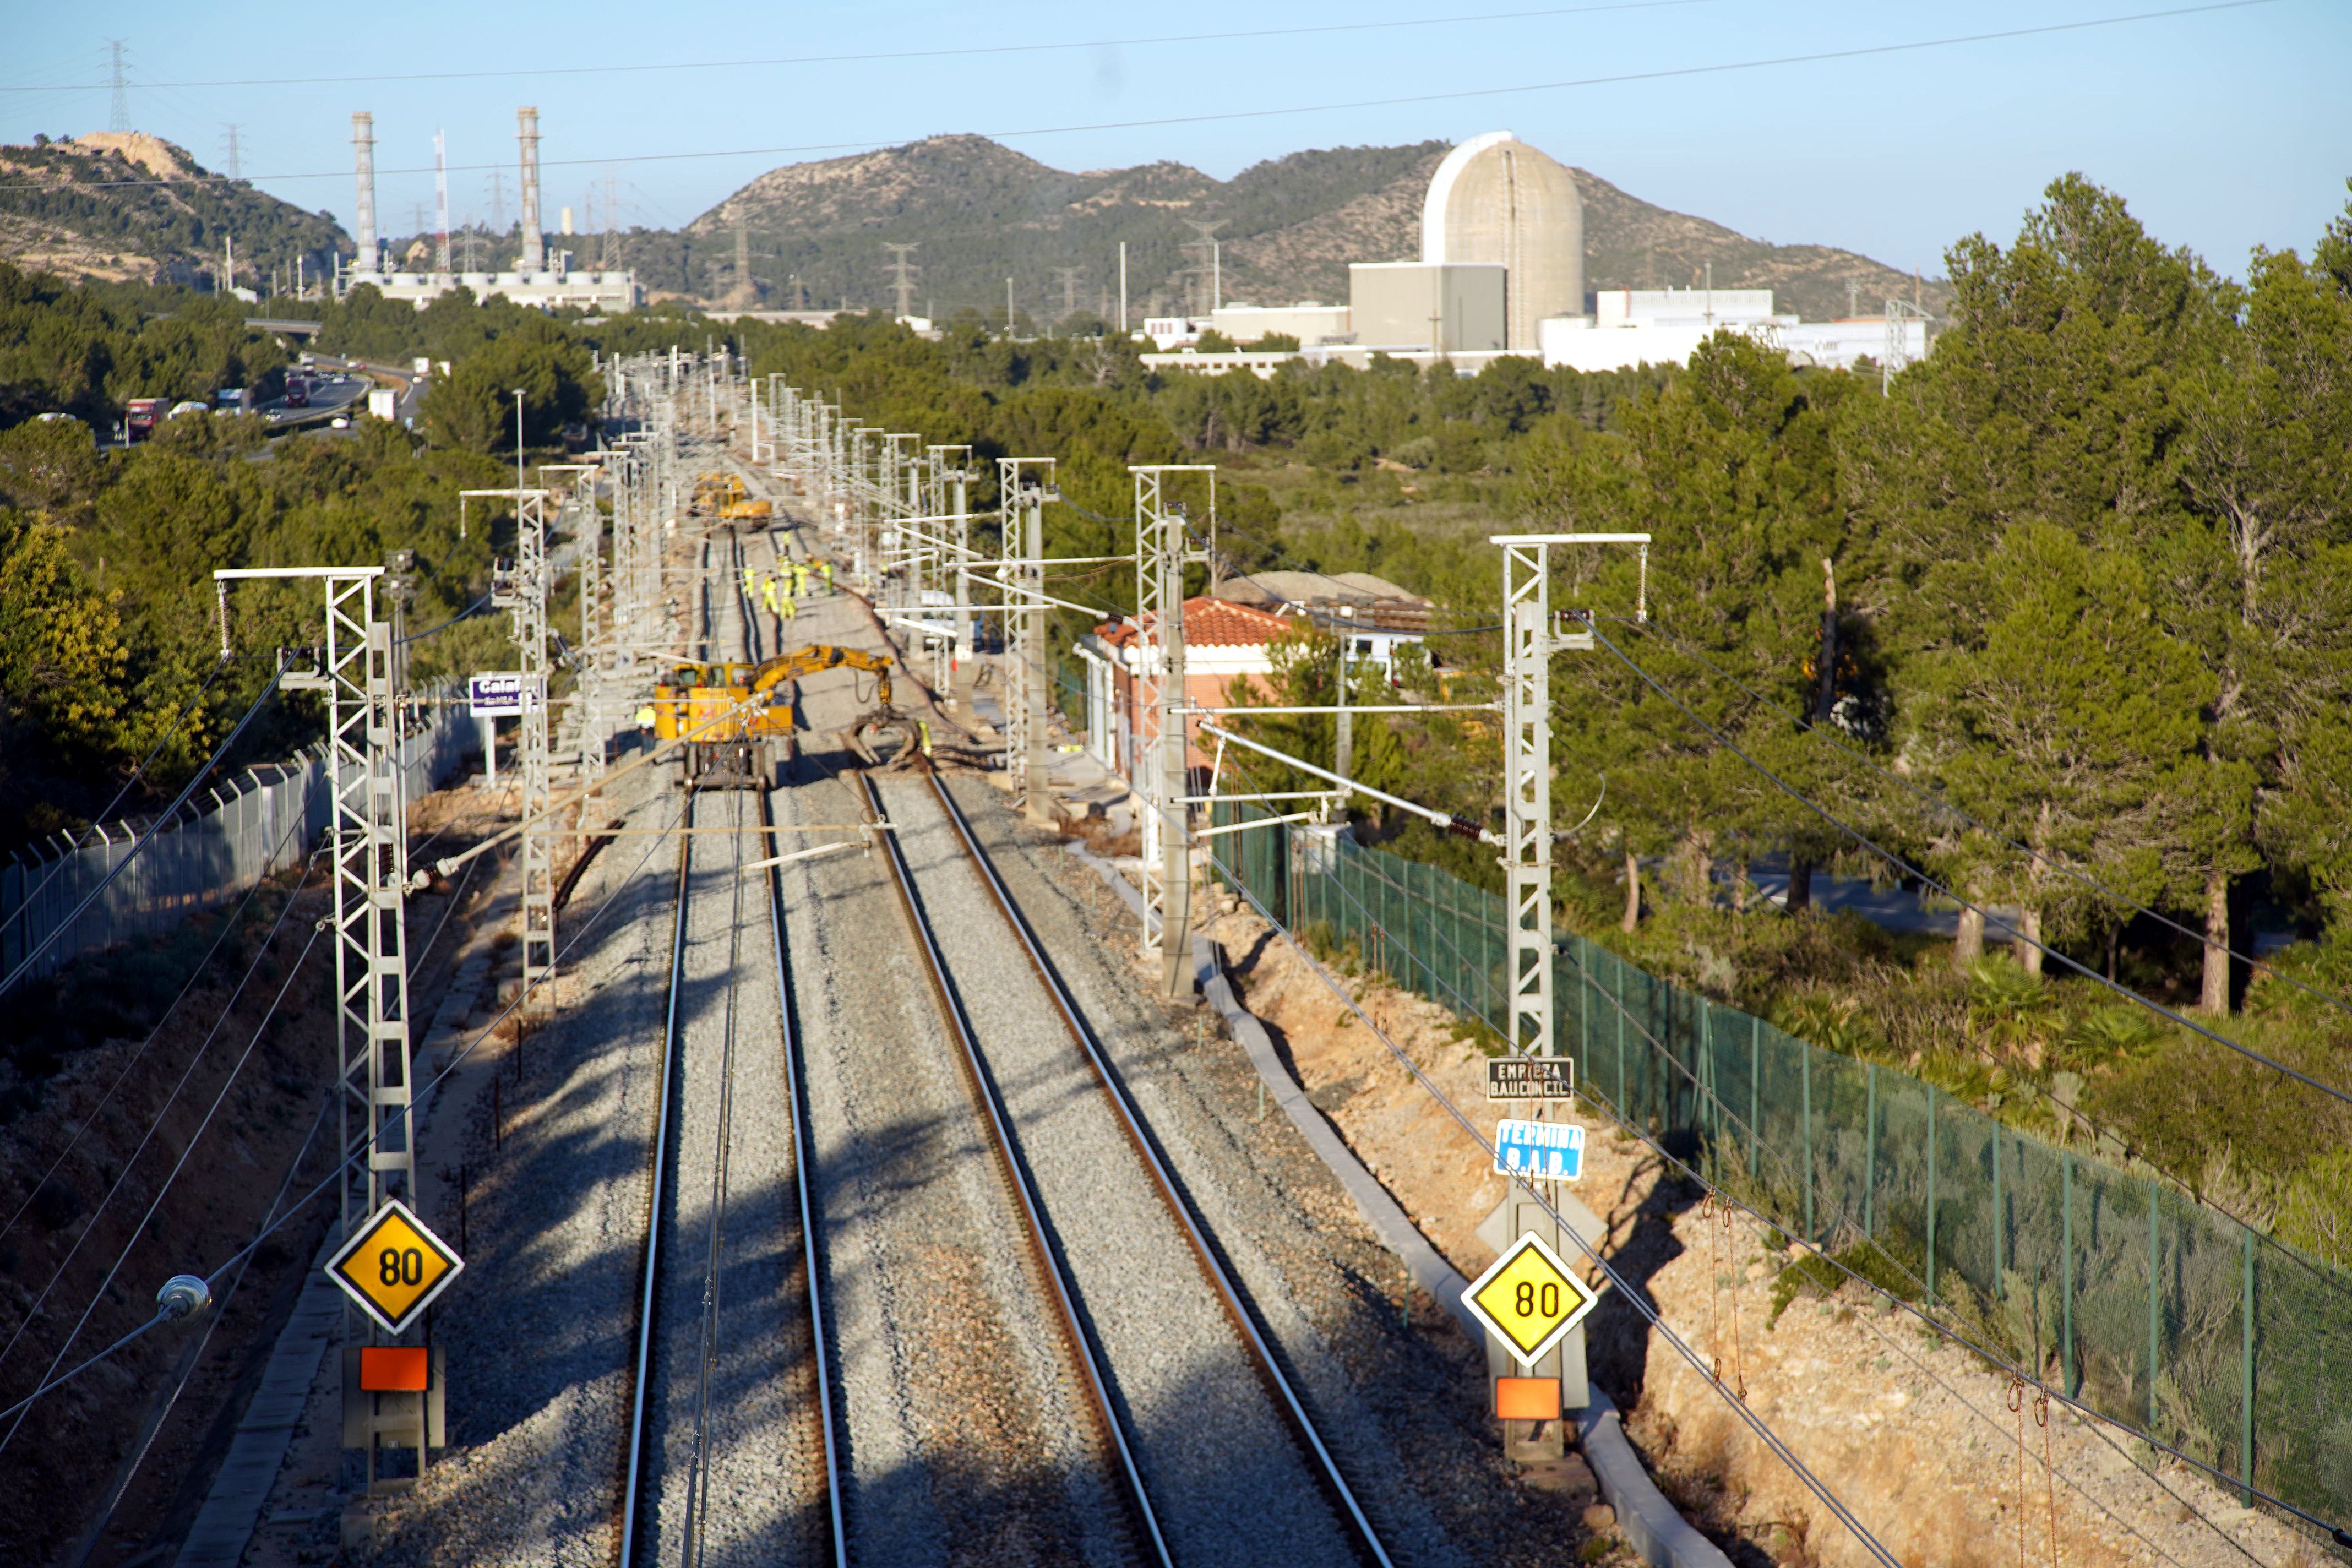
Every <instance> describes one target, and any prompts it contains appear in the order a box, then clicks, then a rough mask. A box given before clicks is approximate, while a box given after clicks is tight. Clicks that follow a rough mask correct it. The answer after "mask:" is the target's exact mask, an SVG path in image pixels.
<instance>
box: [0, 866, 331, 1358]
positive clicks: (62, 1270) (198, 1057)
mask: <svg viewBox="0 0 2352 1568" xmlns="http://www.w3.org/2000/svg"><path fill="white" fill-rule="evenodd" d="M324 853H325V851H324V850H320V851H318V852H316V853H314V854H312V856H311V857H310V864H312V865H316V864H317V863H318V859H319V856H320V855H321V854H324ZM293 910H294V900H293V899H292V898H290V897H289V898H288V899H287V900H286V902H285V903H283V904H281V905H280V906H278V918H277V919H276V920H274V921H271V922H270V925H269V931H268V933H267V934H266V935H264V936H263V937H262V939H261V943H260V945H259V946H258V947H257V948H256V949H255V951H254V956H253V962H252V963H250V964H248V965H247V966H246V971H245V973H244V974H243V975H242V976H240V977H239V978H238V980H237V983H236V990H234V991H232V992H230V993H229V996H228V1000H227V1001H226V1002H224V1003H222V1004H221V1010H220V1012H219V1014H218V1015H217V1016H215V1018H214V1019H213V1026H212V1027H211V1028H210V1029H207V1030H206V1031H205V1037H204V1039H203V1041H202V1042H201V1043H199V1044H198V1045H197V1047H196V1048H195V1049H194V1051H193V1052H191V1053H190V1054H189V1057H188V1064H187V1066H186V1067H184V1068H181V1069H180V1079H179V1081H178V1082H177V1083H175V1084H173V1086H172V1092H171V1093H170V1094H169V1095H167V1096H165V1097H164V1100H163V1105H162V1106H160V1107H159V1108H158V1109H157V1110H156V1112H155V1118H154V1120H153V1121H151V1122H149V1123H148V1126H147V1131H145V1132H144V1133H143V1134H142V1135H141V1137H140V1139H139V1146H138V1147H137V1148H135V1149H133V1150H131V1153H130V1155H129V1156H128V1157H127V1158H126V1159H124V1161H123V1162H122V1170H121V1173H120V1174H118V1175H117V1176H116V1177H115V1178H114V1181H113V1182H112V1184H110V1185H109V1186H108V1187H107V1189H106V1195H105V1196H104V1197H101V1198H100V1199H99V1200H98V1206H97V1208H95V1209H94V1210H92V1211H91V1214H90V1220H89V1224H88V1225H86V1226H83V1227H82V1231H81V1234H80V1235H79V1236H78V1237H74V1242H73V1245H72V1246H71V1247H68V1248H67V1249H66V1255H65V1257H64V1258H61V1259H59V1260H58V1267H57V1271H56V1272H55V1273H53V1274H51V1275H50V1276H49V1282H48V1283H47V1284H46V1285H44V1286H42V1287H41V1293H40V1294H39V1295H37V1296H36V1297H34V1298H33V1302H32V1305H30V1306H29V1307H26V1309H25V1316H24V1320H23V1321H21V1322H19V1323H18V1324H17V1325H16V1331H15V1332H14V1333H12V1334H10V1335H9V1336H8V1342H7V1344H5V1346H0V1366H5V1365H6V1364H7V1363H8V1358H9V1356H11V1355H13V1354H14V1353H16V1342H17V1341H19V1340H21V1339H23V1338H24V1337H25V1331H26V1330H27V1329H29V1328H31V1327H32V1326H33V1323H34V1322H35V1321H36V1320H37V1319H38V1318H39V1317H40V1315H41V1307H42V1304H43V1303H44V1302H46V1301H47V1300H48V1299H49V1292H50V1291H52V1290H54V1289H57V1288H58V1281H59V1280H62V1279H64V1278H65V1277H66V1270H67V1269H68V1268H71V1267H73V1260H74V1259H75V1258H77V1257H78V1256H79V1255H80V1252H81V1247H82V1243H84V1242H86V1241H88V1240H89V1238H90V1237H91V1236H92V1235H93V1234H95V1233H96V1231H97V1229H98V1221H99V1218H100V1216H101V1215H104V1214H105V1213H106V1210H107V1207H108V1205H110V1204H112V1203H113V1202H114V1195H115V1194H117V1193H119V1192H121V1190H122V1188H123V1185H124V1184H126V1183H128V1182H129V1181H130V1180H131V1172H132V1171H133V1170H135V1169H136V1168H137V1166H138V1164H139V1157H140V1156H141V1155H142V1154H144V1153H145V1152H147V1145H148V1144H150V1143H152V1142H154V1141H155V1135H156V1134H157V1133H158V1132H161V1131H163V1119H164V1118H165V1117H166V1116H169V1115H170V1114H171V1113H172V1108H173V1106H175V1105H177V1104H178V1103H179V1102H180V1094H181V1091H182V1090H184V1089H186V1088H187V1087H188V1080H189V1079H192V1078H194V1076H195V1071H196V1068H197V1067H198V1065H199V1064H201V1063H202V1062H203V1061H204V1059H205V1052H206V1051H209V1050H210V1049H212V1044H213V1040H214V1039H215V1037H217V1036H218V1035H219V1034H220V1031H221V1026H222V1025H224V1024H226V1023H227V1022H228V1018H229V1015H230V1014H231V1013H232V1012H234V1011H235V1010H236V1004H237V998H239V997H241V996H243V995H244V994H245V987H246V984H247V982H248V981H250V980H251V979H252V978H253V976H254V973H255V972H256V971H257V970H258V969H259V968H260V967H261V961H262V960H263V959H264V958H266V957H267V956H268V953H269V949H270V945H271V944H272V943H273V942H276V941H277V940H278V931H279V929H280V928H281V927H283V926H284V925H285V923H286V917H287V916H288V915H289V914H291V913H292V912H293ZM304 951H306V952H307V951H308V949H307V948H306V949H305V950H304Z"/></svg>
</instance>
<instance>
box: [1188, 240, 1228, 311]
mask: <svg viewBox="0 0 2352 1568" xmlns="http://www.w3.org/2000/svg"><path fill="white" fill-rule="evenodd" d="M1225 223H1226V220H1225V219H1223V218H1215V219H1204V218H1197V217H1188V218H1186V219H1185V220H1184V226H1185V227H1186V228H1189V229H1191V230H1192V235H1193V237H1192V240H1191V242H1190V243H1188V244H1186V245H1185V246H1183V247H1182V249H1183V250H1184V252H1185V254H1186V255H1188V256H1191V257H1192V258H1194V259H1193V262H1192V266H1191V267H1189V268H1185V271H1186V272H1187V274H1189V275H1190V277H1191V278H1192V289H1191V299H1192V306H1191V309H1192V314H1193V315H1196V316H1205V315H1207V314H1208V313H1209V312H1210V311H1211V310H1214V309H1216V305H1215V303H1214V302H1213V301H1214V297H1215V293H1216V290H1217V287H1218V284H1219V282H1220V279H1218V277H1217V264H1218V261H1219V260H1220V258H1219V256H1218V254H1217V238H1216V236H1217V230H1219V229H1221V228H1223V227H1224V226H1225Z"/></svg>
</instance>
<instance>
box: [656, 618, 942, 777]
mask: <svg viewBox="0 0 2352 1568" xmlns="http://www.w3.org/2000/svg"><path fill="white" fill-rule="evenodd" d="M842 668H846V669H856V670H863V671H865V672H866V673H867V674H869V675H872V676H874V677H875V678H876V679H875V690H874V698H875V705H874V707H873V708H871V709H869V710H867V711H866V713H864V714H862V715H860V716H859V718H858V720H857V721H856V723H855V724H853V725H851V726H850V728H849V729H848V730H846V731H843V740H844V742H845V743H846V744H847V745H848V747H849V748H850V750H852V751H853V752H856V753H857V754H858V755H859V756H860V758H861V759H862V760H864V761H866V762H868V763H872V762H875V761H877V760H878V759H877V755H876V753H875V752H874V749H873V745H872V741H873V740H874V739H875V738H878V737H879V736H880V735H883V734H890V735H895V736H897V737H898V740H899V742H900V752H901V754H902V755H903V754H905V753H906V752H911V751H913V750H915V748H914V746H913V745H912V743H911V742H913V740H914V738H915V731H914V728H913V726H912V725H911V724H910V723H909V722H908V721H907V720H906V719H905V718H904V716H903V715H901V714H900V713H899V712H898V710H897V709H895V708H893V707H891V706H890V660H889V658H887V656H885V655H882V654H875V653H867V652H866V651H865V650H864V649H862V648H854V647H834V646H832V645H831V644H828V643H813V644H811V645H810V646H809V647H803V648H799V649H796V650H794V651H793V652H792V653H788V654H781V655H779V656H777V657H776V658H772V659H767V660H764V661H763V662H761V663H759V664H747V663H743V662H741V661H740V660H739V661H735V662H722V663H706V662H701V661H688V662H687V663H683V664H680V665H678V666H677V668H676V669H675V671H674V672H673V674H672V677H671V679H670V680H669V682H668V683H667V685H661V686H656V687H655V688H654V703H653V707H654V734H655V736H656V739H659V740H663V741H674V740H677V738H678V737H680V736H681V735H683V736H687V737H688V740H687V742H686V745H685V748H684V753H685V758H684V760H685V763H686V778H685V782H686V784H687V786H688V788H690V789H765V788H767V787H768V786H769V785H770V784H772V783H773V782H774V778H775V774H774V771H773V767H772V763H771V759H770V747H769V742H772V741H782V742H783V748H784V760H785V761H786V762H787V763H789V762H791V761H792V760H793V753H794V750H795V747H796V743H797V742H796V741H795V739H794V736H795V731H796V728H797V725H796V722H795V715H796V713H797V710H798V708H799V700H800V679H801V678H802V677H803V676H807V675H814V674H816V673H817V672H818V671H820V670H826V669H842Z"/></svg>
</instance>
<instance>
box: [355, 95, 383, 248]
mask: <svg viewBox="0 0 2352 1568" xmlns="http://www.w3.org/2000/svg"><path fill="white" fill-rule="evenodd" d="M352 150H353V153H354V159H355V167H354V169H353V171H352V172H353V174H355V175H356V177H357V178H358V180H359V190H360V210H359V230H360V232H359V242H360V251H359V255H358V256H356V257H355V258H352V267H353V268H354V269H356V270H358V271H361V272H373V271H375V270H376V269H377V258H376V254H375V116H374V115H373V114H370V113H369V112H368V111H367V110H363V109H362V110H359V111H357V112H356V113H354V114H353V115H352Z"/></svg>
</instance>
